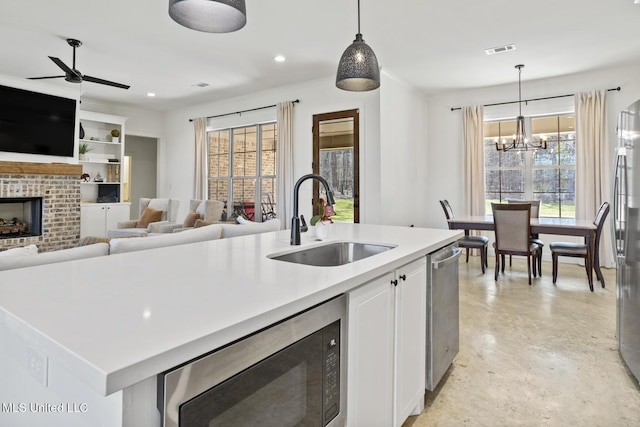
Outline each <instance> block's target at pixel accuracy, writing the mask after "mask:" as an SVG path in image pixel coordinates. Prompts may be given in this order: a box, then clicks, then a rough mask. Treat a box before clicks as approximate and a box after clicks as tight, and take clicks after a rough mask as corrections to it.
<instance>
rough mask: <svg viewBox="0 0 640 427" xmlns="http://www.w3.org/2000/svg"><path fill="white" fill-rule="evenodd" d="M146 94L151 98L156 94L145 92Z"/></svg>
mask: <svg viewBox="0 0 640 427" xmlns="http://www.w3.org/2000/svg"><path fill="white" fill-rule="evenodd" d="M147 96H148V97H150V98H153V97H154V96H156V94H155V93H153V92H147Z"/></svg>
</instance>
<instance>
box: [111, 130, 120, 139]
mask: <svg viewBox="0 0 640 427" xmlns="http://www.w3.org/2000/svg"><path fill="white" fill-rule="evenodd" d="M111 136H113V137H116V138H117V137H119V136H120V131H119V130H118V129H114V130H112V131H111Z"/></svg>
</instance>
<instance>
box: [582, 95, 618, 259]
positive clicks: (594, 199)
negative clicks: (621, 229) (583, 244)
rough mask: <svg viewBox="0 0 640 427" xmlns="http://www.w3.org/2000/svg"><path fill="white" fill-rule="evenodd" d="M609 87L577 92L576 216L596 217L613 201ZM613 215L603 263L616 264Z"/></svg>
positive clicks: (603, 240)
mask: <svg viewBox="0 0 640 427" xmlns="http://www.w3.org/2000/svg"><path fill="white" fill-rule="evenodd" d="M606 94H607V92H606V90H599V91H593V92H585V93H577V94H576V95H575V97H574V98H575V111H576V114H575V122H576V123H575V129H576V218H577V219H588V220H593V219H594V217H595V214H596V211H597V210H598V208H599V207H600V205H601V204H602V203H603V202H605V201H610V200H611V191H610V187H611V164H610V163H611V161H610V158H611V156H610V151H611V148H610V147H609V143H608V138H607V108H606ZM610 217H611V212H610V213H609V217H608V218H607V221H606V223H605V225H604V227H603V230H602V236H601V237H600V265H602V266H603V267H613V266H615V264H614V260H613V250H612V248H611V243H610V242H611V233H610V231H609V225H608V224H609V220H610Z"/></svg>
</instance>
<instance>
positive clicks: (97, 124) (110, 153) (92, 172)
mask: <svg viewBox="0 0 640 427" xmlns="http://www.w3.org/2000/svg"><path fill="white" fill-rule="evenodd" d="M125 121H126V118H125V117H120V116H112V115H109V114H102V113H94V112H89V111H82V110H80V122H81V123H82V128H83V130H84V134H83V138H82V139H80V140H78V144H79V145H80V144H85V145H86V146H87V147H88V149H89V150H88V151H87V152H86V153H84V154H82V155H80V154H79V153H78V154H79V155H78V157H79V159H78V160H79V161H78V163H79V164H80V166H81V167H82V172H83V173H84V174H87V175H89V181H82V182H81V184H82V185H81V186H80V190H81V193H82V200H85V201H91V202H104V201H105V198H107V199H108V200H109V201H113V202H116V203H117V202H121V201H122V190H123V183H122V180H121V179H122V173H123V170H122V168H123V164H122V162H123V159H124V144H125V129H124V127H125V126H124V125H125ZM114 130H116V131H118V132H119V135H118V136H117V137H114V136H112V132H113V131H114ZM115 138H118V141H117V142H115V141H113V140H112V139H115ZM80 156H82V158H80ZM97 176H99V177H100V178H102V179H104V181H102V182H95V181H94V178H95V177H97ZM106 193H108V194H106Z"/></svg>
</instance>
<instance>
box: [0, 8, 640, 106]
mask: <svg viewBox="0 0 640 427" xmlns="http://www.w3.org/2000/svg"><path fill="white" fill-rule="evenodd" d="M246 3H247V25H246V26H245V27H244V28H243V29H241V30H240V31H237V32H234V33H228V34H209V33H202V32H198V31H194V30H190V29H187V28H184V27H182V26H180V25H178V24H177V23H175V22H174V21H173V20H171V18H169V15H168V12H167V10H168V0H109V1H98V0H56V1H51V0H30V1H20V2H18V1H14V2H11V5H10V6H7V7H3V11H2V14H0V40H2V44H1V45H0V58H2V60H1V62H0V74H3V75H8V76H13V77H18V78H26V77H36V76H49V75H60V74H61V73H60V70H59V68H58V67H57V66H56V65H55V64H54V63H53V62H52V61H51V60H49V58H47V56H54V57H58V58H60V59H61V60H62V61H63V62H65V63H66V64H69V65H71V62H72V58H71V56H72V49H71V47H70V46H69V45H67V43H66V41H65V39H66V38H77V39H79V40H81V41H82V42H83V46H82V47H80V48H79V49H78V52H77V68H78V69H79V70H80V71H81V72H82V73H84V74H88V75H91V76H94V77H100V78H103V79H106V80H111V81H116V82H121V83H125V84H130V85H131V89H129V90H123V89H116V88H111V87H107V86H102V85H97V84H94V83H86V82H85V83H82V84H81V85H80V86H81V88H80V90H81V92H82V94H83V96H86V97H90V98H94V99H102V100H106V101H112V102H118V103H124V104H131V105H136V106H139V107H142V108H149V109H154V110H167V109H171V108H177V107H180V106H185V105H191V104H195V103H200V102H205V101H210V100H217V99H224V98H229V97H232V96H237V95H243V94H250V93H252V92H255V91H259V90H264V89H268V88H273V87H278V86H284V85H288V84H292V83H297V82H302V81H307V80H313V79H319V78H326V77H330V76H333V75H335V71H336V66H337V63H338V60H339V58H340V55H341V54H342V52H343V51H344V49H345V48H346V47H347V46H348V45H349V44H350V43H351V42H352V40H353V39H354V36H355V33H356V32H357V1H356V0H351V1H348V0H322V1H314V2H312V1H309V0H246ZM639 24H640V5H634V0H606V1H605V0H560V1H558V0H528V1H524V0H484V1H478V0H441V1H439V2H434V1H425V0H402V1H397V2H394V3H390V2H387V1H381V0H362V1H361V31H362V34H363V36H364V39H365V41H366V42H367V43H368V44H369V45H370V46H371V47H372V48H373V50H374V51H375V52H376V55H377V57H378V61H379V63H380V66H381V67H383V68H385V69H387V70H389V71H390V72H391V73H392V74H393V75H395V76H397V77H400V78H401V79H403V80H406V81H407V82H409V83H411V84H412V85H414V86H416V87H417V88H420V89H421V90H423V91H424V92H425V93H426V94H433V93H438V92H444V91H451V90H456V89H462V88H473V87H482V86H491V85H496V84H503V83H512V82H516V81H517V71H516V70H515V69H514V66H515V65H516V64H519V63H522V64H525V68H524V69H523V71H522V80H523V82H524V81H526V80H534V79H541V78H545V77H551V76H559V75H565V74H573V73H577V72H581V71H588V70H592V69H596V68H603V67H608V66H612V65H616V64H620V63H628V62H636V61H638V60H640V33H639V31H638V29H639V28H640V25H639ZM509 43H514V44H515V45H516V50H514V51H511V52H507V53H503V54H498V55H494V56H487V55H485V53H484V49H485V48H490V47H495V46H501V45H505V44H509ZM277 54H282V55H285V56H286V58H287V61H286V62H284V63H276V62H275V61H274V60H273V58H274V56H275V55H277ZM40 82H46V83H47V84H54V85H66V86H70V85H73V83H67V82H65V81H64V80H63V79H56V80H40ZM199 82H206V83H209V84H210V86H209V87H206V88H199V87H194V86H193V85H194V84H196V83H199ZM147 92H155V93H156V94H157V96H156V97H155V98H148V97H147V96H146V93H147Z"/></svg>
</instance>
